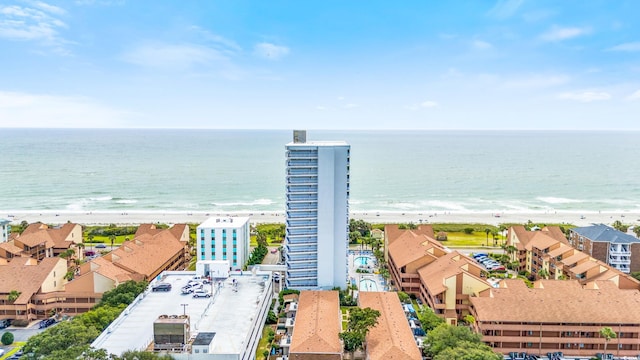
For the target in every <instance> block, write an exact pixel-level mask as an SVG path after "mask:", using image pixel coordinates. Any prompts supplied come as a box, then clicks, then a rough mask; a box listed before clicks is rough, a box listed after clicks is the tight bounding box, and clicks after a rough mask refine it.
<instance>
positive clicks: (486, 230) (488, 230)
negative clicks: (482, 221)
mask: <svg viewBox="0 0 640 360" xmlns="http://www.w3.org/2000/svg"><path fill="white" fill-rule="evenodd" d="M484 232H485V233H486V234H487V246H489V234H490V233H491V229H484Z"/></svg>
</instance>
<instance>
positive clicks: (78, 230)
mask: <svg viewBox="0 0 640 360" xmlns="http://www.w3.org/2000/svg"><path fill="white" fill-rule="evenodd" d="M65 240H66V241H71V242H73V243H76V244H80V243H81V242H82V226H80V225H76V226H74V227H73V230H71V232H70V233H69V235H68V236H67V238H66V239H65Z"/></svg>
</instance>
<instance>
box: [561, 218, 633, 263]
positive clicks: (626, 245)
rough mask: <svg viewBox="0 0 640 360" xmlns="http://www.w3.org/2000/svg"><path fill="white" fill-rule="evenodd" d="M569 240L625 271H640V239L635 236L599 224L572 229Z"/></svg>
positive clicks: (591, 254)
mask: <svg viewBox="0 0 640 360" xmlns="http://www.w3.org/2000/svg"><path fill="white" fill-rule="evenodd" d="M569 242H570V243H571V245H572V246H573V247H575V248H576V249H578V250H581V251H583V252H584V253H586V254H588V255H589V256H592V257H594V258H596V259H598V260H600V261H602V262H604V263H606V264H608V265H609V266H611V267H613V268H615V269H617V270H620V271H622V272H623V273H626V274H628V273H630V272H636V271H640V239H638V238H636V237H635V236H632V235H629V234H625V233H623V232H622V231H618V230H616V229H614V228H612V227H610V226H607V225H604V224H598V225H592V226H586V227H579V228H573V229H570V230H569Z"/></svg>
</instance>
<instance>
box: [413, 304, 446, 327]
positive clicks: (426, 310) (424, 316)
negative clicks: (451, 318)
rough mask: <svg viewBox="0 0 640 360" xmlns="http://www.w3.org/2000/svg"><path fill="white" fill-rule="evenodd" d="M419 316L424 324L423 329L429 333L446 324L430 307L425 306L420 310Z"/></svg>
mask: <svg viewBox="0 0 640 360" xmlns="http://www.w3.org/2000/svg"><path fill="white" fill-rule="evenodd" d="M417 316H418V320H420V323H421V324H422V328H423V329H424V330H425V331H427V332H428V331H431V330H433V329H435V328H436V327H438V325H440V324H444V319H443V318H441V317H440V316H438V315H436V313H434V312H433V310H431V308H430V307H428V306H423V307H422V308H421V309H419V310H418V312H417Z"/></svg>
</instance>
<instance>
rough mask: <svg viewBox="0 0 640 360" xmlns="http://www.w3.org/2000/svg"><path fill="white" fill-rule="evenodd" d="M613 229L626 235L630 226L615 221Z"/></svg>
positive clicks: (612, 225)
mask: <svg viewBox="0 0 640 360" xmlns="http://www.w3.org/2000/svg"><path fill="white" fill-rule="evenodd" d="M611 227H613V228H614V229H616V230H618V231H622V232H623V233H626V232H627V230H629V225H625V224H623V223H622V222H621V221H620V220H616V221H614V222H613V224H611Z"/></svg>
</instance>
